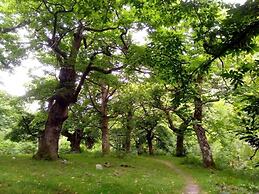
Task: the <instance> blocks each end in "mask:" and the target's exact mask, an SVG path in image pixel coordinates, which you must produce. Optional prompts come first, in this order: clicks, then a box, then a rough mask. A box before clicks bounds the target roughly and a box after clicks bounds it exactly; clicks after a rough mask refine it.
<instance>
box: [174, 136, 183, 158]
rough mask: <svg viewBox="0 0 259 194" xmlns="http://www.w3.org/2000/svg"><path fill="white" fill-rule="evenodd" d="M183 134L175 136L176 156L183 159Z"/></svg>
mask: <svg viewBox="0 0 259 194" xmlns="http://www.w3.org/2000/svg"><path fill="white" fill-rule="evenodd" d="M183 142H184V134H183V133H178V134H177V135H176V156H177V157H183V156H185V149H184V144H183Z"/></svg>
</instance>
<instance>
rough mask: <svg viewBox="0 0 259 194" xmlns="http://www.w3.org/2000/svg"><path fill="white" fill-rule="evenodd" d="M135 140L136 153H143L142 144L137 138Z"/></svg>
mask: <svg viewBox="0 0 259 194" xmlns="http://www.w3.org/2000/svg"><path fill="white" fill-rule="evenodd" d="M135 142H136V149H137V153H138V155H141V154H143V145H142V143H141V141H140V140H139V139H138V140H136V141H135Z"/></svg>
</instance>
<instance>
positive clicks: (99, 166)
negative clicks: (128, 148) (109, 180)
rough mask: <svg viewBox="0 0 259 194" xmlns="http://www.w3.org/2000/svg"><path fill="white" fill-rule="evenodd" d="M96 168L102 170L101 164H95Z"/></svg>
mask: <svg viewBox="0 0 259 194" xmlns="http://www.w3.org/2000/svg"><path fill="white" fill-rule="evenodd" d="M95 168H96V170H103V166H102V165H101V164H96V165H95Z"/></svg>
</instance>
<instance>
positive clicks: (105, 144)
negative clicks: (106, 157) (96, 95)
mask: <svg viewBox="0 0 259 194" xmlns="http://www.w3.org/2000/svg"><path fill="white" fill-rule="evenodd" d="M101 91H102V99H101V129H102V153H103V154H109V153H110V140H109V117H108V93H109V90H108V88H107V87H106V86H105V84H102V87H101Z"/></svg>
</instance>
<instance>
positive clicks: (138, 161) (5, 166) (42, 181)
mask: <svg viewBox="0 0 259 194" xmlns="http://www.w3.org/2000/svg"><path fill="white" fill-rule="evenodd" d="M64 157H65V158H67V160H68V163H67V164H64V163H62V162H61V161H56V162H48V161H34V160H32V159H30V156H19V157H17V158H16V159H12V157H11V156H0V193H5V194H8V193H10V194H15V193H26V194H27V193H44V194H46V193H60V194H61V193H62V194H64V193H83V194H84V193H91V194H94V193H99V194H100V193H105V194H106V193H111V194H116V193H123V194H126V193H179V192H180V190H181V189H182V187H183V184H184V183H183V182H182V179H181V178H180V177H178V176H177V175H175V174H172V173H171V172H170V171H169V170H168V168H167V167H166V166H163V165H158V163H157V162H156V161H154V160H150V159H149V158H147V157H125V158H124V159H119V158H116V157H99V156H95V155H89V154H81V155H65V156H64ZM105 162H109V163H110V164H111V165H112V167H110V168H104V170H96V169H95V165H96V164H97V163H100V164H104V163H105ZM121 164H127V165H129V166H130V167H121V166H120V165H121Z"/></svg>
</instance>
